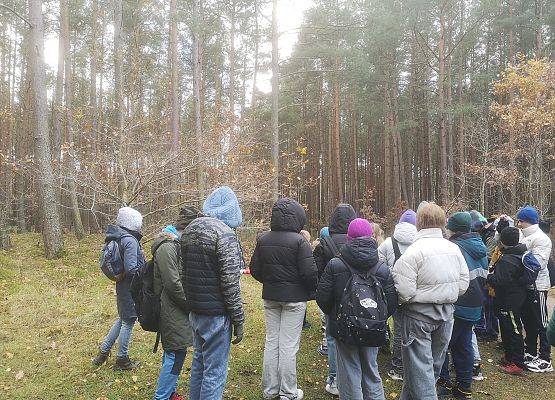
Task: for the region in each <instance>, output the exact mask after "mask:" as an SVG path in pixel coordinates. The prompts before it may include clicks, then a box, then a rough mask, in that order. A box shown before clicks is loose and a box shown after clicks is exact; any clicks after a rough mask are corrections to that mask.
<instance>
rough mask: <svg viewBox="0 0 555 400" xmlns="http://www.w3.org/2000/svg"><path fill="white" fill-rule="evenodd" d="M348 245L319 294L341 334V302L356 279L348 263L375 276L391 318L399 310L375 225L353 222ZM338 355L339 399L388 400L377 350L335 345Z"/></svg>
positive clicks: (328, 270) (326, 274) (333, 329)
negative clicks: (376, 235)
mask: <svg viewBox="0 0 555 400" xmlns="http://www.w3.org/2000/svg"><path fill="white" fill-rule="evenodd" d="M347 238H348V242H347V243H346V244H345V246H343V248H342V250H341V257H340V258H339V257H336V258H333V259H332V260H331V261H330V262H329V263H328V265H327V266H326V268H325V270H324V273H323V275H322V278H321V280H320V282H319V284H318V290H317V292H316V302H317V303H318V305H319V306H320V308H321V309H322V310H323V311H324V312H325V313H326V314H327V315H328V316H329V326H328V328H329V331H330V333H331V334H332V335H333V334H336V333H337V326H336V324H337V323H338V322H337V312H338V307H339V304H340V299H341V297H342V295H343V291H344V290H345V287H346V286H347V283H348V281H349V279H350V277H351V276H352V273H351V270H350V269H349V267H348V266H347V265H346V264H345V262H346V263H347V264H348V265H349V266H350V267H351V268H353V269H354V270H356V271H357V272H360V273H361V275H362V274H364V275H367V274H369V273H370V274H372V275H374V276H375V277H376V278H377V279H378V281H379V282H380V284H381V286H382V287H383V290H384V294H385V297H386V300H387V308H388V310H387V311H388V316H390V315H391V314H393V312H394V311H395V309H396V308H397V304H398V300H397V292H396V291H395V284H394V282H393V277H392V276H391V273H390V270H389V268H388V267H387V265H386V264H385V263H384V262H383V261H380V258H379V256H378V251H377V247H378V245H377V243H376V241H375V239H373V238H372V225H371V224H370V223H369V222H368V221H367V220H365V219H361V218H357V219H355V220H353V221H352V222H351V223H350V225H349V229H348V236H347ZM335 345H336V351H337V380H338V389H339V397H340V398H341V399H349V400H363V399H364V400H369V399H373V400H380V399H381V400H384V399H385V395H384V389H383V385H382V380H381V377H380V374H379V371H378V363H377V355H378V348H377V347H362V346H352V345H349V344H347V343H343V342H341V339H340V338H336V341H335Z"/></svg>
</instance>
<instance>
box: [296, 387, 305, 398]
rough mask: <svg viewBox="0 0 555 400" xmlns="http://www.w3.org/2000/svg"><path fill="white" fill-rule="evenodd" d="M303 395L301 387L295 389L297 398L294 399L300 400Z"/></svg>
mask: <svg viewBox="0 0 555 400" xmlns="http://www.w3.org/2000/svg"><path fill="white" fill-rule="evenodd" d="M303 397H304V392H303V391H302V390H301V389H297V398H296V400H301V399H302V398H303Z"/></svg>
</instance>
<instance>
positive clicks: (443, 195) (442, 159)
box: [437, 2, 449, 205]
mask: <svg viewBox="0 0 555 400" xmlns="http://www.w3.org/2000/svg"><path fill="white" fill-rule="evenodd" d="M445 7H446V2H442V3H441V5H440V10H439V30H440V33H439V34H440V36H439V44H438V50H439V76H438V82H437V86H438V97H439V104H438V108H439V165H438V170H439V174H438V177H439V179H438V182H437V185H438V187H439V201H440V203H441V204H442V205H445V204H446V203H447V198H448V195H449V192H448V187H449V184H448V182H447V127H446V124H445V62H446V54H445V36H446V32H445Z"/></svg>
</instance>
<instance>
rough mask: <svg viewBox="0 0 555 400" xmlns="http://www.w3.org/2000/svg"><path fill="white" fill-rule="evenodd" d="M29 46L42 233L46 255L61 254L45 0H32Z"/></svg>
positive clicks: (61, 242) (47, 256)
mask: <svg viewBox="0 0 555 400" xmlns="http://www.w3.org/2000/svg"><path fill="white" fill-rule="evenodd" d="M29 21H30V23H31V28H30V48H29V54H28V56H29V68H30V70H31V79H32V82H33V86H32V90H31V92H32V93H31V96H32V101H31V103H32V107H33V121H32V122H33V134H34V142H35V162H36V166H37V171H36V173H37V178H38V180H37V186H38V189H39V200H38V201H39V205H40V208H41V211H42V213H43V216H44V220H43V226H42V232H43V238H44V245H45V255H46V258H48V259H52V258H56V257H59V256H60V253H61V251H62V249H63V237H62V228H61V226H60V215H59V213H58V202H57V201H56V192H55V190H54V174H53V171H52V164H51V161H50V160H51V150H50V142H49V140H48V136H49V135H48V118H47V116H46V112H47V111H46V109H47V106H46V82H45V81H46V77H45V67H44V61H43V60H44V39H43V35H44V30H43V19H42V0H29Z"/></svg>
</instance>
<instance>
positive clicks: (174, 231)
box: [162, 225, 179, 236]
mask: <svg viewBox="0 0 555 400" xmlns="http://www.w3.org/2000/svg"><path fill="white" fill-rule="evenodd" d="M162 232H165V233H171V234H172V235H174V236H179V234H178V233H177V229H175V226H173V225H168V226H166V227H165V228H164V229H162Z"/></svg>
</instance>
